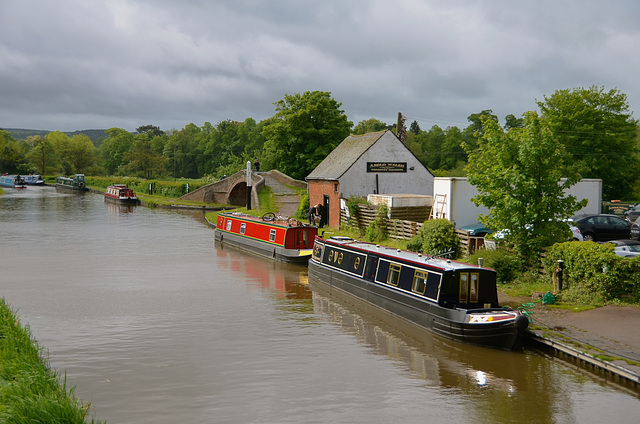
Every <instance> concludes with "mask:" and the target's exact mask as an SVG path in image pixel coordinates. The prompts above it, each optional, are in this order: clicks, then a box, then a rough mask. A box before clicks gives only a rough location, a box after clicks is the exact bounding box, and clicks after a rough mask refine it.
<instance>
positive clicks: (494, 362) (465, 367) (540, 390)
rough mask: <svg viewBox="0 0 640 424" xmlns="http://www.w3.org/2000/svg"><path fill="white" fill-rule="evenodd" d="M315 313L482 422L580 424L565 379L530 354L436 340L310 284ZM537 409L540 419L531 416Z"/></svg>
mask: <svg viewBox="0 0 640 424" xmlns="http://www.w3.org/2000/svg"><path fill="white" fill-rule="evenodd" d="M310 284H311V289H312V291H313V307H314V310H315V312H316V313H317V314H318V315H319V316H321V317H322V319H324V320H327V321H328V322H331V323H333V324H335V325H336V326H339V327H340V328H341V329H342V330H343V331H344V332H346V333H348V334H350V335H352V336H354V337H355V338H356V339H357V340H358V341H359V343H361V344H363V345H365V346H367V347H368V348H369V349H370V350H371V351H372V352H374V353H375V354H377V355H382V356H385V357H387V358H389V359H391V360H392V361H394V362H396V363H397V364H398V365H400V366H401V367H402V368H404V369H406V370H407V371H409V372H410V374H411V375H412V376H413V377H415V378H419V379H422V380H424V381H425V382H426V383H427V384H428V385H430V386H433V387H439V388H441V389H444V390H446V391H448V392H449V393H458V394H460V395H463V396H464V398H465V399H467V401H466V402H464V403H463V404H462V405H460V407H461V408H463V409H464V410H466V412H467V413H468V414H472V416H474V417H476V418H477V419H479V420H480V421H481V422H483V421H492V422H511V421H512V420H513V419H514V417H526V421H527V422H540V423H551V422H576V416H575V415H574V411H573V408H567V406H568V405H571V404H572V403H573V399H572V398H571V389H570V388H568V387H570V386H572V384H573V383H571V382H567V378H566V375H565V374H566V372H565V371H564V370H562V369H561V368H560V367H562V365H559V364H557V363H553V362H551V361H549V360H547V359H544V358H542V357H541V356H539V355H537V354H535V353H533V352H530V351H520V352H510V351H501V350H495V349H489V348H483V347H478V346H472V345H466V344H462V343H458V342H455V341H450V340H447V339H443V338H440V337H438V336H435V335H433V334H431V333H429V332H427V331H426V330H422V329H420V328H417V327H416V326H414V325H412V324H409V323H407V322H406V321H404V320H401V319H399V318H396V317H394V316H391V315H389V314H387V313H386V312H384V311H381V310H378V309H375V308H372V307H370V306H368V305H365V304H363V303H362V302H360V301H359V300H358V299H354V298H353V297H351V296H348V295H340V294H337V295H336V293H335V292H332V293H329V292H328V291H326V290H325V286H324V285H323V284H318V283H316V282H313V281H311V283H310ZM532 405H536V406H535V408H534V409H535V414H532Z"/></svg>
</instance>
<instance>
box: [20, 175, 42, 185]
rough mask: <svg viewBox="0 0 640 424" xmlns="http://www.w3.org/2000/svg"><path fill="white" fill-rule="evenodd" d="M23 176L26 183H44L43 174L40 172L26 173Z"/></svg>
mask: <svg viewBox="0 0 640 424" xmlns="http://www.w3.org/2000/svg"><path fill="white" fill-rule="evenodd" d="M22 178H23V179H24V183H25V184H27V185H44V180H43V179H42V176H41V175H38V174H32V175H25V176H24V177H22Z"/></svg>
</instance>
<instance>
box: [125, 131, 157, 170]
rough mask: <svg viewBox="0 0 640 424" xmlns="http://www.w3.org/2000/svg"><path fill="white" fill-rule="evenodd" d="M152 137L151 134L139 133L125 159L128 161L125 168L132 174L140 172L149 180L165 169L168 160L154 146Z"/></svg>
mask: <svg viewBox="0 0 640 424" xmlns="http://www.w3.org/2000/svg"><path fill="white" fill-rule="evenodd" d="M160 136H161V135H160ZM152 139H153V137H152V136H151V134H145V133H142V134H138V135H137V136H136V137H135V141H134V142H133V146H132V147H131V149H130V150H129V151H127V152H125V154H124V159H125V160H126V161H127V162H128V163H127V165H126V166H125V170H126V171H127V172H129V173H131V174H130V175H135V174H140V175H141V176H142V177H144V178H145V179H147V180H149V179H151V178H153V177H154V176H157V175H160V174H162V173H163V172H164V171H165V166H166V164H167V160H166V159H165V158H164V157H163V156H162V155H161V154H160V153H159V152H158V151H156V150H155V149H154V148H153V143H152V141H151V140H152Z"/></svg>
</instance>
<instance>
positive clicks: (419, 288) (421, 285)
mask: <svg viewBox="0 0 640 424" xmlns="http://www.w3.org/2000/svg"><path fill="white" fill-rule="evenodd" d="M426 288H427V273H426V272H422V271H416V273H415V275H414V276H413V286H412V287H411V290H413V291H414V292H416V293H420V294H424V290H425V289H426Z"/></svg>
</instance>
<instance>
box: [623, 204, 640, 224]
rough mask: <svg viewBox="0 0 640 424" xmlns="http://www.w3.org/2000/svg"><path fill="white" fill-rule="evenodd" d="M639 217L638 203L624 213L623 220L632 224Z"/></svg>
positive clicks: (639, 205) (639, 208) (639, 206)
mask: <svg viewBox="0 0 640 424" xmlns="http://www.w3.org/2000/svg"><path fill="white" fill-rule="evenodd" d="M639 216H640V203H638V204H637V205H635V206H634V207H632V208H631V209H629V210H627V211H624V219H626V220H627V221H630V222H633V221H635V220H636V219H637V218H638V217H639Z"/></svg>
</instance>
